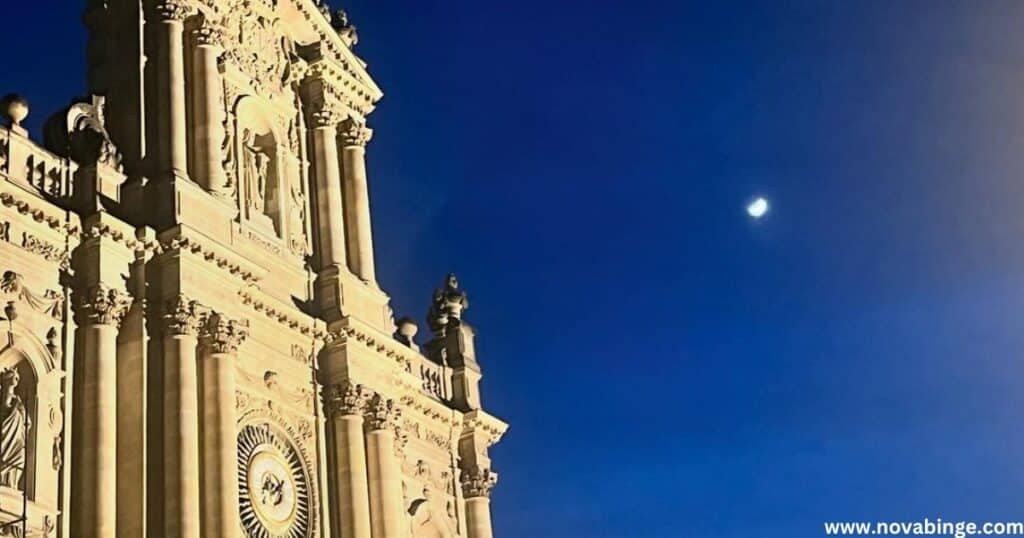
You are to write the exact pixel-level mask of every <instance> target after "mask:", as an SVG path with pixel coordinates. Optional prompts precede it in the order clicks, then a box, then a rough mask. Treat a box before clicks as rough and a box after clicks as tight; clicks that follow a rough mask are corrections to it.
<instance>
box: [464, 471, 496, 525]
mask: <svg viewBox="0 0 1024 538" xmlns="http://www.w3.org/2000/svg"><path fill="white" fill-rule="evenodd" d="M460 482H461V483H462V495H463V497H464V498H465V499H466V527H467V535H468V538H492V537H493V536H494V534H493V530H492V528H491V490H492V489H493V488H494V486H495V485H496V484H497V483H498V475H497V474H496V473H494V472H492V471H491V470H490V469H481V468H473V469H464V470H463V471H462V478H461V479H460Z"/></svg>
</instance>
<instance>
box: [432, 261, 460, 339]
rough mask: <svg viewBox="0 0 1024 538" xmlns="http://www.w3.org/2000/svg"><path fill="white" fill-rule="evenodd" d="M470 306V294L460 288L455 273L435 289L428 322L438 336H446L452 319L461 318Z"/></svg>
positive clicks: (450, 274)
mask: <svg viewBox="0 0 1024 538" xmlns="http://www.w3.org/2000/svg"><path fill="white" fill-rule="evenodd" d="M468 308H469V296H468V295H466V292H464V291H462V290H460V289H459V279H458V278H457V277H456V276H455V274H454V273H449V274H448V277H447V278H445V282H444V286H442V287H440V288H438V289H436V290H434V300H433V303H432V304H431V305H430V311H429V312H428V313H427V323H428V324H429V325H430V329H431V330H432V331H434V334H436V335H437V336H444V334H445V332H446V328H447V326H448V323H449V322H450V321H451V319H453V318H454V319H456V320H461V319H462V312H463V311H465V310H467V309H468Z"/></svg>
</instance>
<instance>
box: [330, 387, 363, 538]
mask: <svg viewBox="0 0 1024 538" xmlns="http://www.w3.org/2000/svg"><path fill="white" fill-rule="evenodd" d="M368 398H369V393H368V391H366V390H365V389H364V388H363V387H362V386H361V385H355V384H353V383H351V382H348V381H346V382H344V383H340V384H337V385H334V386H332V387H330V388H329V389H328V391H327V413H328V416H329V417H330V427H331V428H333V431H334V436H333V437H334V467H333V475H334V476H333V477H332V482H333V483H334V485H335V492H336V495H335V506H334V507H332V510H331V511H332V513H333V514H334V516H335V518H336V521H335V528H337V529H340V530H339V532H340V533H341V536H345V537H347V538H370V537H371V530H370V529H371V527H370V498H369V491H370V490H369V484H368V482H367V474H366V472H367V469H366V439H365V437H364V436H363V411H364V409H365V407H366V404H367V400H368Z"/></svg>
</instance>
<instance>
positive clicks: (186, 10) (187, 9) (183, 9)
mask: <svg viewBox="0 0 1024 538" xmlns="http://www.w3.org/2000/svg"><path fill="white" fill-rule="evenodd" d="M153 13H154V14H155V15H156V17H157V19H158V20H161V21H183V20H185V18H186V17H188V16H189V15H190V14H191V13H192V6H191V5H190V4H189V3H188V2H187V1H185V0H156V1H155V2H153Z"/></svg>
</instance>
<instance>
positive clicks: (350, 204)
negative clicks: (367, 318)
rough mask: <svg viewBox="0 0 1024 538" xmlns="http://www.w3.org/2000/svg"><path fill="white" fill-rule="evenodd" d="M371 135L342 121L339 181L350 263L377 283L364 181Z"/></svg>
mask: <svg viewBox="0 0 1024 538" xmlns="http://www.w3.org/2000/svg"><path fill="white" fill-rule="evenodd" d="M372 137H373V130H371V129H368V128H367V127H366V125H364V124H362V123H359V122H357V121H355V120H353V119H351V118H349V119H347V120H345V121H344V122H343V123H342V124H341V130H340V132H339V137H338V139H339V141H340V144H341V148H342V149H341V163H342V176H343V179H342V184H343V185H344V199H345V223H346V228H347V231H348V258H349V266H350V267H351V268H352V272H354V273H355V274H356V275H357V276H359V278H361V279H363V280H364V281H366V282H369V283H373V284H376V282H377V276H376V272H375V270H374V265H373V231H372V229H371V225H370V194H369V189H368V187H367V184H366V144H367V143H369V141H370V139H371V138H372Z"/></svg>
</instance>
